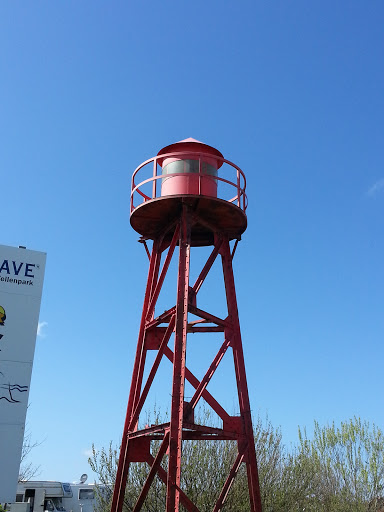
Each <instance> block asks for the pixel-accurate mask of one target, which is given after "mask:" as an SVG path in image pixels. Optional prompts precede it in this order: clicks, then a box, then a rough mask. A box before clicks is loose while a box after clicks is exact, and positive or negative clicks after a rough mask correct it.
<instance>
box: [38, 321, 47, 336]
mask: <svg viewBox="0 0 384 512" xmlns="http://www.w3.org/2000/svg"><path fill="white" fill-rule="evenodd" d="M47 325H48V322H39V323H38V324H37V335H38V336H40V338H45V336H46V334H45V329H44V328H45V327H46V326H47Z"/></svg>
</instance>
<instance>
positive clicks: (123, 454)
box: [111, 240, 161, 512]
mask: <svg viewBox="0 0 384 512" xmlns="http://www.w3.org/2000/svg"><path fill="white" fill-rule="evenodd" d="M160 245H161V240H156V241H155V242H154V244H153V249H152V254H151V258H150V263H149V270H148V279H147V287H146V290H145V296H144V304H143V311H142V315H141V323H140V330H139V336H138V342H137V349H136V356H135V362H134V366H133V372H132V381H131V389H130V393H129V399H128V406H127V413H126V417H125V423H124V430H123V437H122V441H121V447H120V456H119V462H118V466H117V472H116V480H115V487H114V492H113V498H112V505H111V510H112V511H113V512H121V511H122V509H123V503H124V495H125V487H126V485H127V479H128V471H129V460H128V432H129V427H130V423H131V418H132V415H133V412H134V409H135V405H136V404H137V402H138V400H139V393H140V389H141V384H142V380H143V373H144V366H145V356H146V348H145V343H144V341H145V339H144V337H145V326H146V319H147V314H148V308H149V304H150V299H151V296H152V294H153V291H154V288H155V284H156V281H157V276H158V273H159V267H160V259H161V250H160Z"/></svg>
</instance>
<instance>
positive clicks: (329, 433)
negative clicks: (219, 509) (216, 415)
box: [89, 412, 384, 512]
mask: <svg viewBox="0 0 384 512" xmlns="http://www.w3.org/2000/svg"><path fill="white" fill-rule="evenodd" d="M204 415H205V417H204V418H203V419H204V421H205V422H206V421H207V419H208V416H207V415H208V413H207V412H204ZM156 419H157V420H159V417H158V416H157V417H156ZM254 431H255V446H256V453H257V460H258V467H259V481H260V489H261V496H262V503H263V511H264V512H298V511H306V512H352V511H353V512H379V511H380V512H383V511H384V500H383V498H382V496H383V494H384V460H383V458H384V438H383V433H382V431H381V430H380V429H378V428H377V427H376V426H375V425H373V426H372V427H371V426H370V425H369V423H368V422H364V421H362V420H360V418H353V419H351V420H349V421H347V422H342V423H341V424H340V426H338V427H336V426H335V424H334V423H333V424H332V425H327V426H320V424H319V423H318V422H316V421H315V424H314V434H313V437H312V439H309V438H308V436H307V433H306V431H305V429H304V430H303V429H300V428H299V441H298V445H297V446H296V447H293V448H292V449H291V450H290V451H289V450H287V448H286V447H285V446H284V445H283V443H282V435H281V431H280V429H279V428H275V427H273V425H272V424H271V422H270V421H269V420H268V418H267V419H266V420H261V419H260V418H259V419H257V421H256V422H255V423H254ZM158 447H159V442H152V447H151V450H152V454H153V455H155V454H156V453H157V450H158ZM236 452H237V450H236V446H235V444H234V443H233V442H225V441H186V442H184V444H183V455H182V458H183V460H182V467H183V472H182V482H181V486H182V488H183V490H184V491H185V492H186V494H187V495H188V497H189V498H190V499H191V500H192V501H193V502H194V503H195V504H196V506H197V507H198V509H199V510H200V511H201V512H208V511H211V510H212V508H213V506H212V505H213V503H214V502H215V501H216V499H217V497H218V494H219V492H220V490H221V488H222V485H223V483H224V481H225V479H226V477H227V475H228V473H229V471H230V468H231V467H232V464H233V461H234V459H235V456H236ZM165 459H166V457H165V458H164V461H163V464H164V467H165V464H166V460H165ZM117 460H118V450H117V448H114V447H113V446H112V444H110V445H109V447H108V448H107V449H104V448H102V449H101V450H100V451H97V450H96V449H95V448H93V455H92V457H91V458H90V461H89V462H90V465H91V468H92V470H93V471H94V472H95V473H97V475H98V477H99V482H100V484H99V505H98V510H97V512H107V511H109V510H110V502H111V498H112V492H113V482H114V480H115V475H116V468H117ZM147 474H148V466H147V465H146V464H142V463H136V464H131V465H130V470H129V479H128V484H127V487H126V492H125V501H124V512H130V511H131V510H132V509H133V506H134V504H135V502H136V499H137V496H138V493H139V490H140V489H141V487H142V485H143V483H144V481H145V479H146V476H147ZM165 493H166V489H165V485H164V484H163V483H162V481H161V480H160V479H155V480H154V482H153V484H152V486H151V490H150V493H149V495H148V497H147V499H146V501H145V504H144V506H143V508H142V510H143V511H145V512H159V511H160V510H165V499H166V496H165ZM181 510H183V508H182V507H181ZM223 510H224V511H225V512H248V511H249V499H248V488H247V478H246V470H245V467H243V466H242V467H241V468H240V471H239V473H238V475H237V477H236V479H235V482H234V485H233V486H232V489H231V491H230V493H229V494H228V497H227V500H226V502H225V505H224V509H223Z"/></svg>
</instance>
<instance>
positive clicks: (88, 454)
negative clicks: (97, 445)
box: [82, 448, 93, 458]
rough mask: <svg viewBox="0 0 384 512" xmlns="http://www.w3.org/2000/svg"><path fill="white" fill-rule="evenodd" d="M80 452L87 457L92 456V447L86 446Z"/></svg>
mask: <svg viewBox="0 0 384 512" xmlns="http://www.w3.org/2000/svg"><path fill="white" fill-rule="evenodd" d="M82 454H83V455H85V456H86V457H87V458H89V457H92V454H93V452H92V448H88V449H87V450H83V451H82Z"/></svg>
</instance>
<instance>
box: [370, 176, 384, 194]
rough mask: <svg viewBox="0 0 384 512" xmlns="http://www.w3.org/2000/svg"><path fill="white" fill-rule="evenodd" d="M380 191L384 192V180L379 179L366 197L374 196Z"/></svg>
mask: <svg viewBox="0 0 384 512" xmlns="http://www.w3.org/2000/svg"><path fill="white" fill-rule="evenodd" d="M381 191H384V178H381V179H380V180H378V181H376V183H374V184H373V185H372V187H371V188H370V189H369V190H368V192H367V195H368V196H375V195H376V194H378V193H379V192H381Z"/></svg>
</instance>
